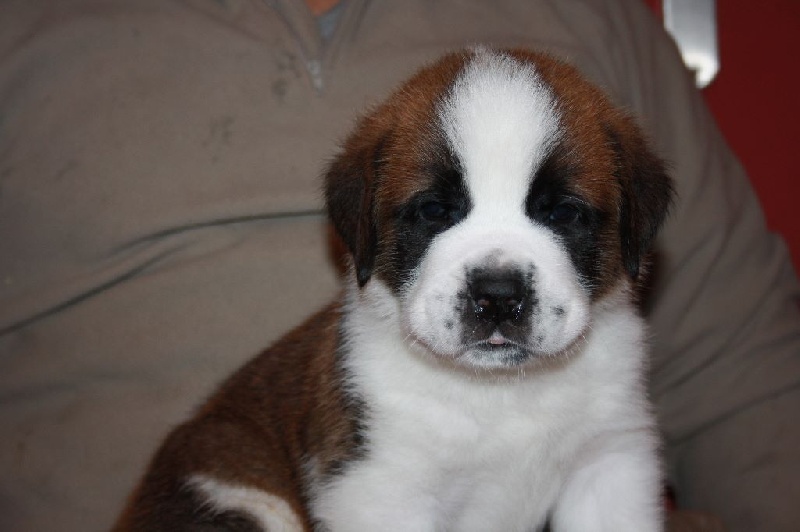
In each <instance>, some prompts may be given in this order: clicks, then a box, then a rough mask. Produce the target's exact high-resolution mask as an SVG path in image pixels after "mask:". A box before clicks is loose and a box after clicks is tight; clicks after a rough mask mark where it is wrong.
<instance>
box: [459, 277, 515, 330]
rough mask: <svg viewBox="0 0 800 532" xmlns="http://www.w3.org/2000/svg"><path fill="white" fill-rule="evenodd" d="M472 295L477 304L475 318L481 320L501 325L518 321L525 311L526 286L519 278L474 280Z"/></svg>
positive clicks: (471, 287) (471, 284)
mask: <svg viewBox="0 0 800 532" xmlns="http://www.w3.org/2000/svg"><path fill="white" fill-rule="evenodd" d="M469 288H470V295H471V297H472V301H473V302H474V304H475V316H477V317H478V318H479V319H481V320H486V321H493V322H495V323H498V324H499V323H501V322H503V321H516V320H518V319H519V318H520V317H521V316H522V313H523V311H524V309H525V285H524V284H523V282H522V280H521V279H519V278H518V277H517V276H508V275H503V276H490V277H482V278H479V279H474V280H473V281H472V282H471V283H470V287H469Z"/></svg>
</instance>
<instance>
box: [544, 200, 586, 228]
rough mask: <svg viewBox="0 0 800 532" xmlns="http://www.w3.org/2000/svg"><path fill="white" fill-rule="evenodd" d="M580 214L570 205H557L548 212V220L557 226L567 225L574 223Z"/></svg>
mask: <svg viewBox="0 0 800 532" xmlns="http://www.w3.org/2000/svg"><path fill="white" fill-rule="evenodd" d="M580 214H581V212H580V211H579V210H578V208H577V207H576V206H575V205H572V204H571V203H559V204H558V205H556V206H555V207H553V210H551V211H550V216H549V217H548V220H549V221H550V222H551V223H554V224H558V225H568V224H571V223H572V222H574V221H576V220H577V219H578V217H579V216H580Z"/></svg>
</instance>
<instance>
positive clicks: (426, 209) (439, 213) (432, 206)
mask: <svg viewBox="0 0 800 532" xmlns="http://www.w3.org/2000/svg"><path fill="white" fill-rule="evenodd" d="M419 212H420V215H421V216H422V218H423V219H425V220H427V221H429V222H447V221H449V220H450V208H449V207H448V206H447V205H445V204H444V203H441V202H438V201H426V202H425V203H423V204H422V205H420V208H419Z"/></svg>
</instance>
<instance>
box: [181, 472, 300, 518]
mask: <svg viewBox="0 0 800 532" xmlns="http://www.w3.org/2000/svg"><path fill="white" fill-rule="evenodd" d="M188 485H189V486H191V487H192V488H193V489H195V490H197V491H199V492H200V493H202V494H203V496H204V497H205V500H206V503H207V504H208V505H209V506H210V507H211V508H212V509H214V510H217V511H220V512H223V511H238V512H244V513H246V514H247V515H248V516H250V517H252V518H253V519H254V520H255V521H256V522H257V523H258V524H259V525H260V526H261V528H263V529H264V530H265V531H267V532H301V531H302V530H303V526H302V525H301V522H300V518H299V517H298V515H297V514H296V513H295V512H294V510H292V508H291V506H289V504H288V503H287V502H286V501H285V500H284V499H282V498H280V497H277V496H275V495H272V494H270V493H267V492H265V491H261V490H258V489H255V488H247V487H243V486H235V485H231V484H227V483H225V482H221V481H219V480H216V479H213V478H211V477H208V476H205V475H194V476H192V478H191V479H190V480H189V482H188Z"/></svg>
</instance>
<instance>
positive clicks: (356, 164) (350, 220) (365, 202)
mask: <svg viewBox="0 0 800 532" xmlns="http://www.w3.org/2000/svg"><path fill="white" fill-rule="evenodd" d="M373 129H374V128H372V127H370V124H369V120H362V122H361V123H360V124H359V126H358V127H357V128H356V131H355V133H353V134H352V135H351V137H350V138H349V139H348V140H347V142H346V143H345V146H344V148H343V149H342V151H341V152H340V153H339V155H338V156H337V157H336V159H335V160H334V161H333V163H332V164H331V165H330V167H329V169H328V172H327V174H326V175H325V204H326V207H327V210H328V217H329V218H330V220H331V223H332V224H333V227H334V229H336V232H337V233H338V234H339V237H340V238H341V239H342V241H343V242H344V244H345V245H346V246H347V249H348V250H349V251H350V254H351V255H352V256H353V263H354V265H355V273H356V279H357V280H358V285H359V286H364V285H365V284H366V283H367V281H369V279H370V277H371V276H372V271H373V269H374V267H375V256H376V254H377V246H378V239H377V221H376V212H375V187H376V184H377V181H378V179H379V174H380V167H381V161H382V159H381V157H382V152H383V145H384V140H383V138H384V137H381V136H380V135H379V134H377V132H375V131H373Z"/></svg>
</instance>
